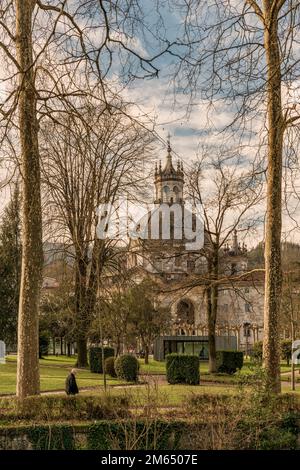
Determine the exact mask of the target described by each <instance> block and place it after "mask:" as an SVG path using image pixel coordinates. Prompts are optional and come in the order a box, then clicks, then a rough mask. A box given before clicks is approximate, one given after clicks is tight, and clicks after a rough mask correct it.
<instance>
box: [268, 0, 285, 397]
mask: <svg viewBox="0 0 300 470" xmlns="http://www.w3.org/2000/svg"><path fill="white" fill-rule="evenodd" d="M264 3H265V23H266V26H265V37H264V44H265V50H266V60H267V68H268V89H267V97H268V128H269V129H268V174H267V178H268V182H267V217H266V236H265V304H264V345H263V357H264V367H265V370H266V375H267V387H268V389H269V390H270V391H272V392H274V393H279V392H280V390H281V384H280V348H279V315H280V300H281V289H282V267H281V219H282V217H281V197H282V189H281V179H282V148H283V134H284V119H283V115H282V103H281V70H280V51H279V44H278V32H277V15H273V17H270V10H271V7H270V3H269V2H267V1H266V0H265V2H264Z"/></svg>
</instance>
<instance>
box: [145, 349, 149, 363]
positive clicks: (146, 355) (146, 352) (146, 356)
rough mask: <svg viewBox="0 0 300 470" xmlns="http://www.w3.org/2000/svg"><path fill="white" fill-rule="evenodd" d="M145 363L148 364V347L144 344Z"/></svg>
mask: <svg viewBox="0 0 300 470" xmlns="http://www.w3.org/2000/svg"><path fill="white" fill-rule="evenodd" d="M145 364H149V347H148V346H147V345H145Z"/></svg>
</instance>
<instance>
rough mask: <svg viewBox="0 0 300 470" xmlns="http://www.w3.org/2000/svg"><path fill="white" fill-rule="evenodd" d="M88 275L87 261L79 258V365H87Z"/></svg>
mask: <svg viewBox="0 0 300 470" xmlns="http://www.w3.org/2000/svg"><path fill="white" fill-rule="evenodd" d="M86 276H87V261H86V259H82V258H78V260H77V269H76V279H75V296H76V329H77V339H76V342H77V353H78V356H77V362H76V366H77V367H87V366H88V358H87V326H88V323H87V312H86V291H87V289H86Z"/></svg>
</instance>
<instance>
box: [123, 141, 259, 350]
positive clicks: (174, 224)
mask: <svg viewBox="0 0 300 470" xmlns="http://www.w3.org/2000/svg"><path fill="white" fill-rule="evenodd" d="M154 187H155V197H154V209H153V210H152V211H151V212H149V213H148V214H147V216H145V217H144V218H143V220H141V221H139V223H138V224H137V232H138V231H140V233H141V235H142V234H143V235H144V236H141V237H136V238H135V239H132V240H131V241H130V250H129V256H128V259H127V265H128V266H127V267H128V268H129V269H130V270H131V271H133V272H134V273H135V274H134V276H135V280H136V281H137V282H139V280H142V279H143V278H144V277H145V276H147V277H150V278H152V279H153V280H155V281H156V282H157V284H158V285H159V287H160V294H159V296H158V302H160V303H161V305H163V306H166V307H169V308H170V309H171V313H172V318H173V328H172V331H170V336H169V337H166V338H170V339H169V340H168V341H169V343H168V345H167V347H166V344H165V345H162V346H161V347H162V348H163V349H164V353H167V352H175V351H178V352H180V351H182V352H193V353H196V352H199V350H200V352H201V351H203V347H204V349H205V344H206V339H207V328H206V324H207V321H206V306H205V296H204V280H205V273H206V272H207V261H206V258H205V256H204V252H205V249H206V248H207V247H208V244H209V240H208V237H207V236H206V235H205V230H204V244H203V243H202V245H201V246H202V248H201V247H199V248H198V247H197V244H195V246H192V248H191V247H190V246H189V249H187V242H188V240H186V238H185V232H184V221H185V219H184V217H183V216H182V217H181V218H180V217H179V219H178V217H177V216H176V215H174V212H176V211H175V208H176V210H177V213H178V209H179V208H180V207H181V208H182V214H183V213H184V210H185V209H184V207H185V206H184V205H185V200H184V173H183V166H182V163H180V162H178V163H177V164H176V165H175V166H174V164H173V161H172V151H171V147H170V144H169V145H168V152H167V158H166V162H165V165H164V167H163V168H162V166H161V163H159V165H158V166H156V168H155V173H154ZM190 216H191V219H190V220H191V221H192V222H191V223H192V228H193V230H194V232H195V233H197V220H196V216H195V215H194V214H190ZM178 221H179V222H180V223H178ZM166 222H167V224H166ZM164 226H166V227H167V230H166V231H167V234H166V233H164V228H163V227H164ZM145 231H146V232H147V236H145ZM178 231H179V232H180V231H181V233H179V232H178ZM220 260H221V269H222V272H223V273H224V278H225V279H226V274H229V275H230V276H228V281H227V282H226V281H224V283H223V284H222V285H220V287H219V301H218V316H217V335H218V338H217V348H218V344H219V349H226V346H227V348H228V349H232V348H238V349H241V350H245V351H247V350H250V349H251V345H253V343H254V342H255V341H258V340H261V339H262V334H263V285H264V282H263V277H262V276H261V273H256V276H255V277H253V275H252V276H250V275H246V274H245V276H243V278H242V279H240V280H239V279H238V277H239V276H240V274H242V273H246V272H247V268H248V260H247V248H246V246H245V245H241V244H240V243H239V242H238V234H237V232H236V231H235V232H234V233H233V235H232V240H231V243H229V244H228V245H227V246H225V248H224V249H223V250H222V252H221V253H220ZM258 274H259V276H258ZM235 275H236V280H235V279H234V278H235ZM174 338H177V339H176V341H175V339H174ZM172 341H173V342H172ZM175 343H176V344H177V345H176V344H175ZM184 344H185V350H184V349H183V348H184ZM191 345H192V346H191ZM196 345H197V346H196Z"/></svg>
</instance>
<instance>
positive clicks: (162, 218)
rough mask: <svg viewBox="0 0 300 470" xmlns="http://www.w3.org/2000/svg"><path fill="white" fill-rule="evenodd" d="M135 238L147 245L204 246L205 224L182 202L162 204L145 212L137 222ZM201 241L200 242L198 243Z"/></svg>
mask: <svg viewBox="0 0 300 470" xmlns="http://www.w3.org/2000/svg"><path fill="white" fill-rule="evenodd" d="M133 232H135V235H134V238H138V239H141V240H145V242H146V243H147V245H149V244H150V245H153V244H154V245H156V244H161V243H162V242H163V244H164V245H165V244H167V245H174V243H175V244H176V245H185V246H187V245H188V244H189V243H192V244H194V243H195V249H196V250H199V249H201V248H202V247H203V241H204V240H203V236H204V226H203V222H202V220H201V219H200V217H199V216H197V215H196V214H194V213H192V212H191V211H189V210H187V209H186V208H184V206H182V205H180V204H176V203H175V204H172V205H169V204H161V205H160V206H159V207H155V208H154V209H152V210H150V211H149V212H148V213H147V214H145V215H144V216H143V217H142V218H141V219H140V220H139V221H138V222H137V224H136V226H135V230H133ZM198 242H199V243H198Z"/></svg>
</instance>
